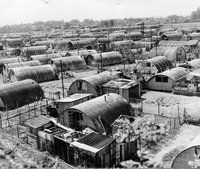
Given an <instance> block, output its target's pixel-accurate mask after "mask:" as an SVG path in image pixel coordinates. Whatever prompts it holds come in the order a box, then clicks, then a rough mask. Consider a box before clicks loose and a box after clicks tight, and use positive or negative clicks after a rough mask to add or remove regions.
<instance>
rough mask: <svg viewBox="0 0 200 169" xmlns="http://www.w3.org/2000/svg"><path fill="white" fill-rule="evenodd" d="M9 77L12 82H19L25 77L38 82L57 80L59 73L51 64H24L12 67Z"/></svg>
mask: <svg viewBox="0 0 200 169" xmlns="http://www.w3.org/2000/svg"><path fill="white" fill-rule="evenodd" d="M9 79H10V80H11V81H12V82H17V81H21V80H25V79H32V80H35V81H36V82H38V83H42V82H47V81H51V80H57V79H58V74H57V73H56V72H55V71H54V69H53V67H52V66H51V65H40V66H33V67H30V66H24V67H17V68H11V69H10V72H9Z"/></svg>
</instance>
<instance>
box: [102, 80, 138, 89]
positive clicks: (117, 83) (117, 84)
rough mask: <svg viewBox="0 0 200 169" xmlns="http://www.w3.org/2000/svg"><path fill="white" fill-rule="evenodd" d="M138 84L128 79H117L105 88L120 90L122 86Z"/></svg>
mask: <svg viewBox="0 0 200 169" xmlns="http://www.w3.org/2000/svg"><path fill="white" fill-rule="evenodd" d="M133 83H135V84H138V82H136V81H133V80H128V79H115V80H110V81H109V82H107V83H105V84H104V85H103V86H104V87H112V88H118V87H122V86H126V85H128V84H133Z"/></svg>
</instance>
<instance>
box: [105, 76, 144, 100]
mask: <svg viewBox="0 0 200 169" xmlns="http://www.w3.org/2000/svg"><path fill="white" fill-rule="evenodd" d="M102 88H103V89H102V90H103V94H109V93H116V94H119V95H121V96H122V97H123V98H125V99H126V100H127V101H129V102H131V101H133V100H134V99H138V98H140V96H141V89H140V84H139V83H138V82H136V81H133V80H128V79H114V80H111V81H109V82H107V83H105V84H104V85H103V86H102Z"/></svg>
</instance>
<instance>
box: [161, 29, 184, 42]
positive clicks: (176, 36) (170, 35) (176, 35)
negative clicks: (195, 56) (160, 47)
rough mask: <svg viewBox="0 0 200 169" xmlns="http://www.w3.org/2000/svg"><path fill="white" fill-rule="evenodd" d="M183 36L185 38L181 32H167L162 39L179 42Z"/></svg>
mask: <svg viewBox="0 0 200 169" xmlns="http://www.w3.org/2000/svg"><path fill="white" fill-rule="evenodd" d="M182 36H183V34H182V32H180V31H179V32H177V31H174V32H165V33H162V35H161V39H162V40H177V41H180V40H181V38H182Z"/></svg>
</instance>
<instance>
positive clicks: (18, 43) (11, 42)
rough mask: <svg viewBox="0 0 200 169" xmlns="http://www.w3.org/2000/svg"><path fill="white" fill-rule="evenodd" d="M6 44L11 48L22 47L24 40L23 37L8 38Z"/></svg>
mask: <svg viewBox="0 0 200 169" xmlns="http://www.w3.org/2000/svg"><path fill="white" fill-rule="evenodd" d="M6 45H7V46H8V47H11V48H16V47H22V46H23V40H22V39H21V38H14V39H6Z"/></svg>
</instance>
